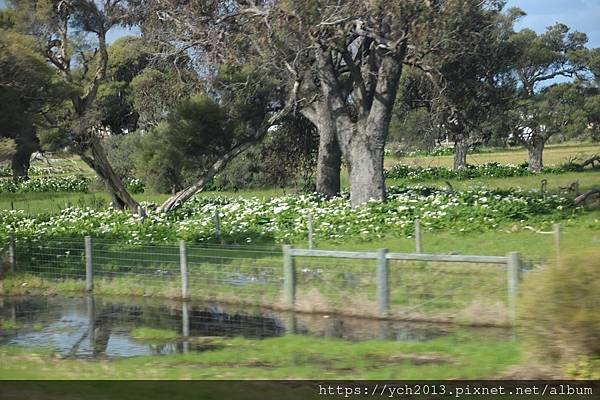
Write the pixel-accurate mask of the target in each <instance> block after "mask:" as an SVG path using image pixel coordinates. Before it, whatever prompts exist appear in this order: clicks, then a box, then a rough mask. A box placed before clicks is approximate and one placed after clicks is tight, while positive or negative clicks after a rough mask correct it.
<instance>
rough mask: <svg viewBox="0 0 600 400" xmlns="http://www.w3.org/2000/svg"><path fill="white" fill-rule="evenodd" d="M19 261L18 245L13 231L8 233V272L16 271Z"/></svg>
mask: <svg viewBox="0 0 600 400" xmlns="http://www.w3.org/2000/svg"><path fill="white" fill-rule="evenodd" d="M16 263H17V246H16V242H15V236H14V235H13V234H12V233H11V234H9V235H8V272H11V273H12V272H15V264H16Z"/></svg>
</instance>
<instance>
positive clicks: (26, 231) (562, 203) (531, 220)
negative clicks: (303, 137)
mask: <svg viewBox="0 0 600 400" xmlns="http://www.w3.org/2000/svg"><path fill="white" fill-rule="evenodd" d="M388 193H389V198H388V201H386V202H376V201H373V202H369V203H368V204H366V205H364V206H362V207H358V208H352V206H351V204H350V201H349V198H348V195H347V194H345V195H344V196H342V197H337V198H332V199H325V198H322V197H320V196H318V195H316V194H314V195H295V196H292V195H288V196H282V197H276V198H273V199H268V200H261V199H257V198H226V197H214V198H203V197H196V198H194V199H193V200H191V201H189V202H187V203H186V204H184V205H183V206H182V207H181V209H179V210H177V211H176V212H175V213H171V214H160V213H157V212H155V211H153V210H152V207H150V208H149V209H148V217H147V218H140V217H138V216H136V215H132V214H130V213H127V212H123V211H116V210H103V211H96V210H92V209H89V208H75V207H73V208H69V209H66V210H62V212H61V213H60V214H58V215H51V214H43V215H39V216H37V217H30V216H26V215H25V214H24V213H22V212H20V211H9V210H6V211H1V212H0V237H1V236H3V235H7V234H8V232H10V231H14V232H15V234H16V235H17V236H19V237H20V238H22V239H26V240H30V239H35V240H43V238H48V237H62V236H75V237H81V236H83V235H93V236H94V237H99V238H103V237H104V238H119V239H122V240H124V241H126V242H129V243H164V242H174V241H176V240H177V239H185V240H188V241H190V242H207V241H208V242H210V241H216V240H220V238H218V237H217V235H216V233H215V229H214V222H213V220H212V218H213V215H214V213H215V211H216V210H218V211H219V214H220V217H221V234H222V237H223V239H225V240H226V241H228V242H235V243H251V242H264V241H277V242H293V241H296V240H303V239H304V238H306V235H307V229H308V228H307V215H308V214H309V213H310V214H312V215H313V219H314V226H315V234H316V235H317V237H319V238H321V239H323V240H332V241H343V240H348V239H355V240H358V241H371V240H378V239H381V238H383V237H385V236H393V237H406V236H411V235H412V234H413V221H414V219H415V218H420V219H421V221H422V226H423V229H425V230H432V231H434V230H449V231H453V232H473V231H486V230H493V229H498V228H499V227H500V226H502V225H507V224H517V226H518V225H529V224H544V223H546V224H548V223H549V222H550V221H557V220H560V219H563V218H568V217H571V216H573V215H575V214H576V213H577V212H579V209H578V208H575V207H574V205H573V202H572V200H570V199H566V198H561V197H558V196H555V195H552V196H546V198H545V199H543V198H542V197H541V196H539V195H538V194H532V193H527V192H523V191H520V190H484V189H477V190H475V189H472V190H466V191H464V192H457V193H448V192H446V191H443V190H437V189H432V188H425V187H420V186H417V187H413V188H402V189H401V188H396V187H391V188H389V190H388ZM146 206H148V205H146Z"/></svg>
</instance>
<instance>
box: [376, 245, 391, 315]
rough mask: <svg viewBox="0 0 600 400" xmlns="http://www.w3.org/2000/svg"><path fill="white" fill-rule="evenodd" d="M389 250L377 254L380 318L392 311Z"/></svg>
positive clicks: (380, 250) (381, 250) (382, 250)
mask: <svg viewBox="0 0 600 400" xmlns="http://www.w3.org/2000/svg"><path fill="white" fill-rule="evenodd" d="M387 253H388V249H379V251H378V252H377V300H378V302H379V316H381V317H385V316H386V315H387V313H388V311H389V310H390V288H389V268H388V259H387Z"/></svg>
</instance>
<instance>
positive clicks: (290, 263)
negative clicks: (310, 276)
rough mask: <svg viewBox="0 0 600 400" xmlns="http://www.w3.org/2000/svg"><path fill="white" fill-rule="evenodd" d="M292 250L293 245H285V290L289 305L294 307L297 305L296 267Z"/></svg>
mask: <svg viewBox="0 0 600 400" xmlns="http://www.w3.org/2000/svg"><path fill="white" fill-rule="evenodd" d="M290 250H292V246H289V245H284V246H283V291H284V293H285V299H286V302H287V305H288V306H289V307H290V308H294V306H295V305H296V267H295V265H294V257H293V256H292V254H291V252H290Z"/></svg>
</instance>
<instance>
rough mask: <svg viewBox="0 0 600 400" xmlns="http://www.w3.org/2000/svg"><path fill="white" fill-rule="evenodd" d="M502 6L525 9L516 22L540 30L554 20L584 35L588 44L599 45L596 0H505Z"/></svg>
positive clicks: (520, 26) (599, 10)
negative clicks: (522, 16) (521, 16)
mask: <svg viewBox="0 0 600 400" xmlns="http://www.w3.org/2000/svg"><path fill="white" fill-rule="evenodd" d="M506 7H507V8H508V7H519V8H520V9H522V10H523V11H525V12H526V13H527V15H526V16H525V17H524V18H522V19H521V20H520V21H519V23H518V24H517V26H516V29H517V30H520V29H523V28H530V29H533V30H534V31H536V32H538V33H540V32H543V31H544V30H545V29H546V27H548V26H550V25H553V24H554V23H555V22H561V23H563V24H565V25H567V26H569V27H570V28H571V29H572V30H578V31H581V32H584V33H586V34H587V35H588V39H589V42H588V46H589V47H600V0H509V1H508V4H507V5H506Z"/></svg>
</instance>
